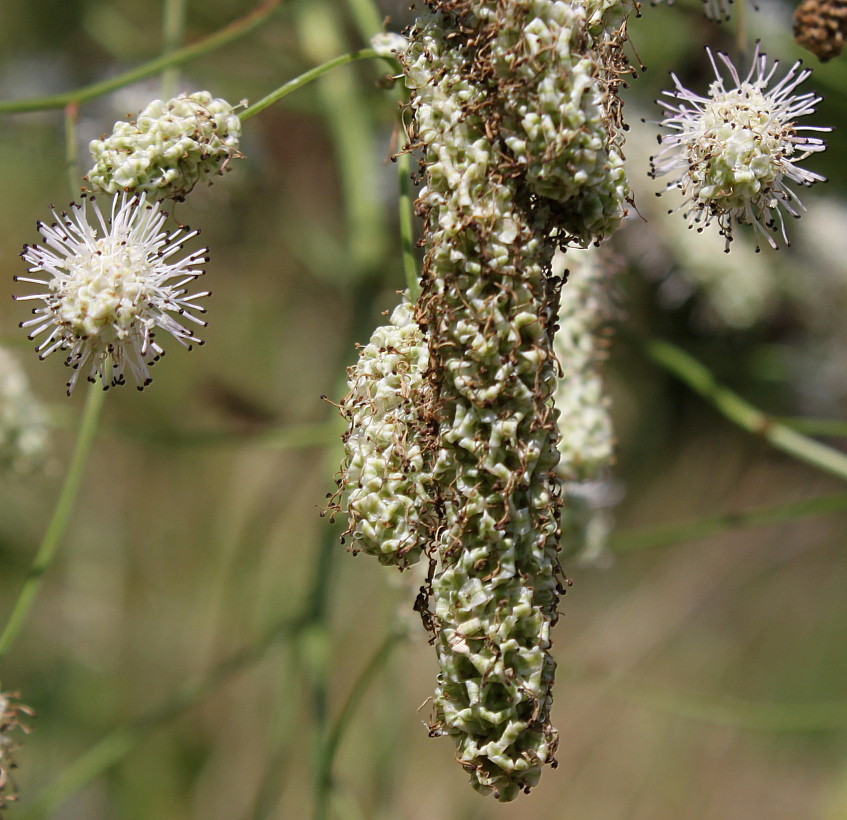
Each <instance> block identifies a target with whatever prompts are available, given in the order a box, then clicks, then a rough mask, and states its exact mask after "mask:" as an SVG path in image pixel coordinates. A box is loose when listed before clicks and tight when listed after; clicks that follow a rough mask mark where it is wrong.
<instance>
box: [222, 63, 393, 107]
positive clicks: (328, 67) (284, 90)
mask: <svg viewBox="0 0 847 820" xmlns="http://www.w3.org/2000/svg"><path fill="white" fill-rule="evenodd" d="M371 57H379V55H378V54H377V53H376V52H375V51H374V50H373V49H372V48H363V49H359V50H358V51H351V52H350V53H349V54H342V55H341V56H340V57H334V58H333V59H332V60H329V61H328V62H325V63H322V64H321V65H319V66H315V67H314V68H311V69H309V70H308V71H306V72H305V73H304V74H301V75H300V76H299V77H295V78H294V79H293V80H289V81H288V82H287V83H285V85H282V86H280V87H279V88H277V90H276V91H271V93H270V94H268V95H267V96H265V97H262V99H261V100H259V101H258V102H255V103H253V105H251V106H250V107H249V108H247V109H246V110H244V111H242V112H241V113H240V114H239V115H238V116H239V117H240V118H241V120H242V122H243V121H244V120H249V119H250V117H254V116H255V115H256V114H258V113H260V112H261V111H264V110H265V109H266V108H268V107H269V106H271V105H273V104H274V103H275V102H279V100H281V99H282V98H283V97H287V96H288V95H289V94H290V93H291V92H292V91H297V89H298V88H302V87H303V86H304V85H308V84H309V83H310V82H312V80H316V79H318V77H322V76H323V75H324V74H326V73H327V72H329V71H332V69H333V68H337V67H338V66H341V65H347V63H353V62H355V61H356V60H366V59H369V58H371Z"/></svg>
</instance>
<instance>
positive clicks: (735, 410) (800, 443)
mask: <svg viewBox="0 0 847 820" xmlns="http://www.w3.org/2000/svg"><path fill="white" fill-rule="evenodd" d="M638 344H639V346H640V347H641V349H642V350H643V351H644V353H645V355H646V356H647V357H648V358H649V359H650V360H651V361H652V362H654V363H655V364H657V365H659V366H660V367H662V368H664V369H665V370H667V371H668V372H669V373H672V374H673V375H674V376H676V378H678V379H679V380H680V381H682V382H684V383H685V384H687V385H688V386H689V387H690V388H691V389H692V390H693V391H694V392H695V393H698V394H699V395H700V396H702V397H703V398H704V399H706V401H708V402H709V403H710V404H711V405H712V406H713V407H714V408H715V409H716V410H717V411H718V412H719V413H721V414H722V415H724V416H726V418H728V419H729V420H730V421H732V422H733V423H735V424H737V425H738V426H739V427H741V428H742V429H744V430H747V432H749V433H753V434H754V435H757V436H759V437H761V438H762V439H764V440H765V441H767V442H768V444H770V445H771V446H772V447H775V448H776V449H777V450H782V452H784V453H788V454H789V455H791V456H793V457H794V458H796V459H799V460H800V461H805V462H806V464H810V465H811V466H813V467H817V468H818V469H819V470H823V471H824V472H826V473H829V474H830V475H834V476H837V477H838V478H841V479H843V480H845V481H847V455H845V454H844V453H842V452H840V451H839V450H836V449H834V448H832V447H828V446H827V445H825V444H821V443H820V442H819V441H815V440H814V439H811V438H809V437H808V436H804V435H803V434H802V433H798V432H797V431H796V430H792V429H791V428H790V427H786V426H785V425H784V424H780V423H779V422H778V421H776V420H775V419H774V417H772V416H769V415H767V414H766V413H763V412H762V411H761V410H759V409H758V408H756V407H754V406H753V405H752V404H750V403H749V402H747V401H745V400H744V399H742V398H741V396H739V395H738V394H737V393H734V392H733V391H732V390H730V389H729V388H728V387H726V386H724V385H722V384H720V383H719V382H718V380H717V379H716V378H715V376H714V375H713V374H712V372H711V371H710V370H708V369H707V368H706V367H705V366H704V365H703V364H701V363H700V362H698V361H697V359H695V358H694V357H693V356H691V355H689V354H688V353H686V352H685V351H684V350H683V349H682V348H679V347H677V346H676V345H674V344H671V343H670V342H666V341H664V340H662V339H645V340H643V341H640V342H638Z"/></svg>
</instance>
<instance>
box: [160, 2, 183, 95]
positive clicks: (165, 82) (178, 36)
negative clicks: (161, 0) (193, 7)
mask: <svg viewBox="0 0 847 820" xmlns="http://www.w3.org/2000/svg"><path fill="white" fill-rule="evenodd" d="M185 11H186V0H165V8H164V14H163V15H162V56H163V57H167V56H168V55H169V54H172V53H173V52H174V51H176V50H177V49H178V48H179V44H180V43H181V42H182V38H183V37H184V36H185ZM178 79H179V69H178V68H177V67H176V66H168V67H167V68H165V69H163V70H162V96H163V97H164V98H165V99H168V98H169V97H173V96H174V94H175V93H176V85H177V80H178Z"/></svg>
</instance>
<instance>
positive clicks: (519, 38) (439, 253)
mask: <svg viewBox="0 0 847 820" xmlns="http://www.w3.org/2000/svg"><path fill="white" fill-rule="evenodd" d="M429 5H430V7H431V8H432V9H433V11H432V13H430V14H426V15H423V16H422V17H421V18H419V19H418V21H417V23H416V25H415V27H414V28H413V30H412V32H411V36H410V45H409V48H408V49H407V51H406V53H405V54H404V55H403V57H402V60H403V62H404V68H405V72H406V78H407V84H408V85H409V87H410V88H411V89H412V91H413V94H412V110H413V113H414V118H415V137H416V139H417V142H418V144H419V145H420V146H421V147H422V148H423V151H424V164H425V168H426V180H425V182H426V184H425V187H424V188H423V189H422V190H421V194H420V198H419V200H418V208H419V210H420V212H421V213H422V215H423V216H424V217H425V220H426V229H425V247H426V257H425V263H424V270H423V276H422V286H423V294H422V296H421V298H420V300H419V302H418V308H417V318H418V322H419V324H420V325H421V328H422V329H423V330H424V332H425V333H426V335H427V342H428V345H429V369H428V384H429V386H430V393H429V394H424V396H423V398H424V399H425V400H426V401H427V402H428V404H427V406H426V407H425V408H424V413H425V417H426V418H427V420H428V422H429V425H430V428H431V429H432V430H433V431H434V434H433V437H432V439H431V441H432V442H433V449H434V453H433V457H432V478H433V484H432V487H433V496H434V504H433V520H432V527H431V531H430V543H431V544H432V545H433V548H434V552H435V557H437V569H436V572H435V575H434V578H433V581H432V589H431V593H432V608H433V612H432V614H433V616H434V629H435V635H436V649H437V653H438V660H439V666H440V673H439V677H438V685H437V687H436V691H435V698H434V710H435V715H434V720H433V723H432V726H431V731H432V732H433V734H447V735H450V736H451V737H453V739H454V741H455V743H456V745H457V756H458V759H459V761H460V762H461V763H462V765H463V766H464V767H465V769H466V770H467V771H468V772H469V774H470V775H471V782H472V784H473V785H474V787H475V788H477V789H479V790H480V791H483V792H489V793H493V794H494V795H495V796H496V797H497V799H499V800H502V801H507V800H512V799H514V798H515V797H516V796H517V795H518V794H519V793H520V791H522V790H528V789H530V788H531V787H532V786H534V785H535V784H536V783H537V781H538V778H539V776H540V772H541V767H542V765H543V764H545V763H550V762H553V761H554V753H555V749H556V745H557V740H558V738H557V734H556V732H555V730H554V729H553V727H552V725H551V723H550V706H551V702H552V696H551V685H552V681H553V674H554V669H555V662H554V661H553V659H552V657H551V655H550V652H549V649H550V644H551V640H550V630H551V627H552V626H553V624H554V623H555V621H556V619H557V604H558V599H559V595H560V593H561V592H562V591H563V587H562V580H563V578H562V575H561V570H560V567H559V563H558V557H557V551H558V539H559V520H558V519H559V507H560V497H561V493H562V487H563V485H562V481H561V479H560V478H559V477H558V476H557V475H556V472H555V470H556V463H557V461H558V458H559V455H558V451H557V439H558V430H557V423H556V412H555V410H554V409H553V402H552V395H553V392H554V390H555V388H556V385H557V370H558V368H557V364H556V360H555V354H554V352H553V343H552V336H553V329H554V327H555V318H556V315H555V310H556V299H557V282H556V280H555V278H554V277H552V275H551V261H552V256H553V252H554V250H555V246H556V244H586V243H588V242H591V241H597V240H599V239H600V238H602V236H604V235H605V234H607V233H608V232H609V231H611V230H613V229H614V227H615V226H616V224H617V221H618V220H619V219H620V217H621V216H622V213H623V198H624V196H625V191H626V186H625V181H623V179H622V174H621V171H620V167H619V164H618V162H617V159H615V158H613V157H612V152H611V151H610V146H611V144H612V143H611V142H610V137H609V134H610V133H614V129H615V127H616V123H615V122H610V121H607V120H606V119H605V116H606V115H605V114H602V113H598V114H597V117H596V121H595V124H599V123H602V124H603V128H602V129H601V130H602V134H600V133H597V134H595V135H594V136H596V139H594V136H591V135H589V136H588V137H586V130H587V131H590V130H591V124H590V123H591V117H590V116H587V115H585V111H589V112H592V111H595V110H597V111H599V109H600V108H601V106H599V103H598V104H595V103H596V101H599V100H600V98H601V97H602V96H603V94H604V93H606V92H607V91H608V88H603V87H602V86H601V84H600V80H599V74H598V73H593V69H590V70H589V69H588V68H587V69H586V71H584V72H582V73H580V72H577V71H572V70H570V69H572V68H573V67H574V66H575V65H577V64H579V63H580V60H582V59H583V58H586V59H588V60H589V62H590V60H591V59H593V57H592V56H591V55H589V54H588V51H589V50H590V49H591V48H592V47H593V46H594V45H595V41H594V39H593V37H594V34H592V32H597V35H598V36H603V37H605V36H606V34H607V33H608V32H607V28H606V25H605V24H604V22H603V18H604V11H605V9H606V8H610V7H611V5H610V4H607V6H604V7H601V6H599V5H597V4H593V5H592V8H591V9H590V10H588V9H587V7H583V8H581V9H580V10H578V13H577V11H575V10H574V9H569V8H568V4H565V3H561V2H528V1H527V2H512V3H498V2H493V1H490V2H482V3H479V2H475V3H471V2H464V1H462V2H460V1H459V0H445V2H434V3H430V4H429ZM589 21H590V22H589ZM569 26H572V27H569ZM592 26H593V29H592V28H591V27H592ZM542 35H543V37H547V38H548V39H549V42H548V43H547V44H546V45H544V47H543V49H542V51H543V52H544V54H543V56H542V54H541V52H536V53H534V54H533V49H534V48H535V47H536V46H537V45H538V43H540V42H542V40H543V37H542ZM580 48H584V49H586V51H582V52H580V51H579V49H580ZM550 49H552V50H553V52H555V55H556V56H555V57H554V56H553V55H552V54H550V55H548V54H547V51H548V50H550ZM571 52H572V54H571ZM565 57H567V59H568V60H570V62H568V63H567V64H566V66H565V68H564V70H563V69H562V66H561V65H560V60H563V59H565ZM524 60H525V63H523V62H522V61H524ZM524 65H525V66H526V70H524V68H523V66H524ZM568 67H570V68H568ZM572 83H578V84H579V87H575V86H574V85H573V84H572ZM585 101H588V104H587V105H586V104H585ZM592 101H594V102H592ZM522 105H525V110H522V109H521V108H520V106H522ZM556 106H558V108H557V107H556ZM613 107H614V106H610V107H608V108H607V109H605V110H609V111H610V110H612V108H613ZM548 112H549V114H550V116H547V113H548ZM534 115H537V116H538V118H539V121H538V123H537V127H536V124H535V123H534V121H533V116H534ZM580 119H581V120H582V122H581V125H577V123H578V122H579V121H580ZM568 129H570V137H568V136H567V133H566V132H567V131H568ZM510 143H511V144H510ZM545 157H546V158H547V159H548V160H549V161H550V162H551V163H552V165H551V167H550V169H549V170H545V167H544V158H545ZM557 175H558V177H557ZM557 179H558V181H559V182H564V181H567V183H568V184H569V185H570V188H569V189H567V190H566V189H564V188H563V187H562V186H561V185H558V184H557ZM580 180H582V181H584V186H583V185H581V183H580Z"/></svg>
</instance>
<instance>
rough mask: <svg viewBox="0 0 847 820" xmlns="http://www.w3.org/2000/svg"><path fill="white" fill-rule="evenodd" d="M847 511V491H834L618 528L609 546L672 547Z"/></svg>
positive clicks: (627, 548)
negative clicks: (665, 522) (637, 526)
mask: <svg viewBox="0 0 847 820" xmlns="http://www.w3.org/2000/svg"><path fill="white" fill-rule="evenodd" d="M844 510H847V493H835V494H833V495H825V496H820V497H819V498H805V499H802V500H800V501H789V502H785V503H782V504H776V505H772V506H769V507H754V508H753V509H749V510H743V511H741V512H727V513H718V514H716V515H707V516H704V517H702V518H693V519H690V520H688V521H679V522H676V523H672V524H663V525H661V526H658V527H645V528H644V529H635V530H619V531H618V532H615V533H613V534H612V535H611V537H610V538H609V548H610V549H611V550H613V551H614V552H634V551H636V550H649V549H657V548H659V547H669V546H673V545H674V544H677V543H679V542H680V541H693V540H695V539H698V538H707V537H709V536H711V535H717V534H719V533H722V532H727V531H730V530H736V529H743V528H746V527H762V526H766V525H768V524H785V523H789V522H791V521H796V520H797V519H800V518H807V517H810V516H814V515H827V514H830V513H836V512H843V511H844Z"/></svg>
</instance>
